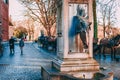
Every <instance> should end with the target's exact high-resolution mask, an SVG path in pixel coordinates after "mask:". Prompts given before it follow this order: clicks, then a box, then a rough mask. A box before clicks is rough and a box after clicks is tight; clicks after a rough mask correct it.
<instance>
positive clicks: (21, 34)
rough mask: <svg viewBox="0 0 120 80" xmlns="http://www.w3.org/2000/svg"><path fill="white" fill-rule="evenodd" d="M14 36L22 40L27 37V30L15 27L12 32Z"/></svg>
mask: <svg viewBox="0 0 120 80" xmlns="http://www.w3.org/2000/svg"><path fill="white" fill-rule="evenodd" d="M14 35H15V37H17V38H22V37H24V36H26V35H27V30H26V28H24V27H21V26H20V27H17V28H16V29H15V31H14Z"/></svg>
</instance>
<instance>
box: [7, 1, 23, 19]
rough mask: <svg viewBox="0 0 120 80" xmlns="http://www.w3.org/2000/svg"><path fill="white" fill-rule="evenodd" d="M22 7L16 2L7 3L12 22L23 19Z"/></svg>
mask: <svg viewBox="0 0 120 80" xmlns="http://www.w3.org/2000/svg"><path fill="white" fill-rule="evenodd" d="M23 12H24V7H23V5H21V4H20V3H19V2H18V1H17V0H10V1H9V15H11V17H12V20H13V21H16V20H21V19H23V17H24V16H23Z"/></svg>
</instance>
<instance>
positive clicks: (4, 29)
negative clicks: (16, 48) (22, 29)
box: [0, 0, 9, 41]
mask: <svg viewBox="0 0 120 80" xmlns="http://www.w3.org/2000/svg"><path fill="white" fill-rule="evenodd" d="M8 14H9V0H0V36H2V39H3V41H7V40H8V39H9V33H8V32H9V26H8V23H9V19H8V18H9V17H8Z"/></svg>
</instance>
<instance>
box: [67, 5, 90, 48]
mask: <svg viewBox="0 0 120 80" xmlns="http://www.w3.org/2000/svg"><path fill="white" fill-rule="evenodd" d="M87 19H88V16H86V14H85V10H84V9H83V8H80V6H79V5H77V14H76V15H75V16H73V18H72V24H71V28H70V31H69V37H70V38H73V37H74V36H75V35H77V34H79V35H80V38H81V41H82V43H83V47H84V49H87V48H88V44H87V40H86V32H87V30H88V29H90V25H91V23H90V22H88V20H87Z"/></svg>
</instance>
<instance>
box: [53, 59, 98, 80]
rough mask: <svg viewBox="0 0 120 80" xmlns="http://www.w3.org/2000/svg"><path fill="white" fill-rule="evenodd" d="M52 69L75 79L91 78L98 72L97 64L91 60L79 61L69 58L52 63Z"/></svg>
mask: <svg viewBox="0 0 120 80" xmlns="http://www.w3.org/2000/svg"><path fill="white" fill-rule="evenodd" d="M53 67H54V68H56V69H57V70H59V71H60V72H61V73H65V74H70V75H73V76H74V77H77V78H86V79H91V78H93V75H94V73H96V72H98V71H99V64H98V63H97V61H95V60H94V59H93V58H87V59H79V58H76V59H75V58H69V59H64V60H63V61H61V60H55V61H53Z"/></svg>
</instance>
